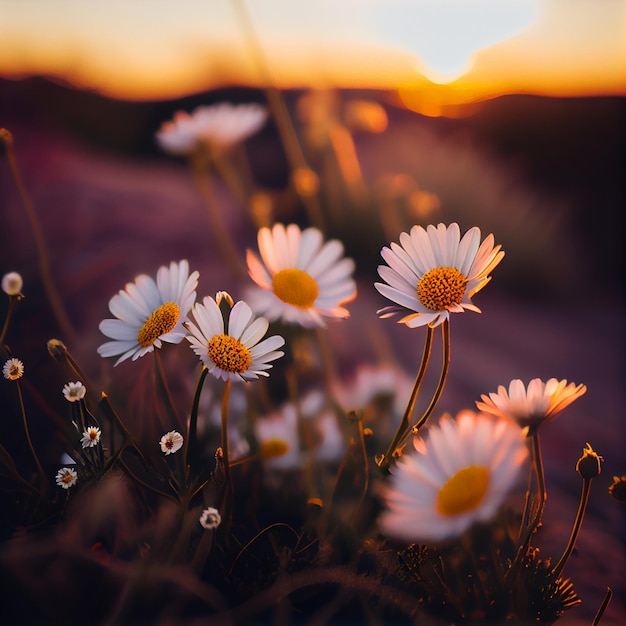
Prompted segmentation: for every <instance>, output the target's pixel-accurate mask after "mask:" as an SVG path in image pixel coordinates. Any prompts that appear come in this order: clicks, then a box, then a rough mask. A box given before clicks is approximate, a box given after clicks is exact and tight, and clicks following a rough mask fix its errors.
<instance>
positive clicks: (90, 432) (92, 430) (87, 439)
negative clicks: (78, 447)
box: [80, 426, 102, 448]
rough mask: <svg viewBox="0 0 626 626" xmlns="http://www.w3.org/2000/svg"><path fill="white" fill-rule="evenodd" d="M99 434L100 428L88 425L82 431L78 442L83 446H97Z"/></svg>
mask: <svg viewBox="0 0 626 626" xmlns="http://www.w3.org/2000/svg"><path fill="white" fill-rule="evenodd" d="M101 434H102V433H101V432H100V429H99V428H97V427H96V426H88V427H87V430H86V431H85V432H83V436H82V438H81V440H80V443H81V444H82V446H83V448H93V447H94V446H97V445H98V443H99V442H100V435H101Z"/></svg>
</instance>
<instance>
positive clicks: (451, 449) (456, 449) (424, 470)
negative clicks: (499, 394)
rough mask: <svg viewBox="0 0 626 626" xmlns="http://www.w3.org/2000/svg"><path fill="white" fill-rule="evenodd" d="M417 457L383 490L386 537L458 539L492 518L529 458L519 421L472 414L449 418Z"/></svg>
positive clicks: (419, 442)
mask: <svg viewBox="0 0 626 626" xmlns="http://www.w3.org/2000/svg"><path fill="white" fill-rule="evenodd" d="M414 444H415V448H416V451H417V453H413V454H411V453H408V454H406V455H404V456H402V457H401V458H400V459H399V460H398V463H397V465H396V467H395V468H392V474H391V478H390V481H389V483H388V484H387V485H385V486H384V487H383V492H382V494H383V499H384V502H385V504H386V508H387V510H386V511H385V512H384V513H383V514H382V516H381V518H380V520H379V521H380V526H381V529H382V531H383V533H384V534H386V535H388V536H390V537H394V538H397V539H401V540H404V541H411V542H417V543H419V542H422V543H425V542H429V541H442V540H445V539H449V538H453V537H458V536H460V535H461V534H462V533H464V532H465V531H466V530H467V529H468V528H469V527H470V526H471V525H472V524H473V523H474V522H476V521H487V520H489V519H491V518H492V517H493V515H494V514H495V512H496V510H497V509H498V507H499V506H500V504H501V503H502V501H503V500H504V498H505V496H506V494H507V492H508V491H509V489H510V488H511V487H512V485H513V483H514V482H515V479H516V476H517V473H518V470H519V468H520V466H521V464H522V462H523V461H524V459H525V458H526V456H527V454H528V450H527V449H526V445H525V431H524V430H523V429H521V428H520V427H519V426H518V425H517V424H516V423H515V422H512V421H511V420H506V419H495V418H493V417H492V416H490V415H484V414H480V413H479V414H476V413H473V412H471V411H466V412H463V413H461V414H460V415H459V416H458V418H457V419H456V421H455V420H453V419H451V418H450V417H449V416H444V417H443V418H442V419H441V420H440V422H439V424H438V426H435V427H432V428H430V429H429V436H428V439H427V440H423V439H421V438H420V437H416V438H415V439H414Z"/></svg>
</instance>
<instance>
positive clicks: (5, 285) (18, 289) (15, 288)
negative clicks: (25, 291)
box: [2, 272, 24, 296]
mask: <svg viewBox="0 0 626 626" xmlns="http://www.w3.org/2000/svg"><path fill="white" fill-rule="evenodd" d="M23 285H24V281H23V280H22V277H21V276H20V275H19V274H18V273H17V272H9V273H8V274H5V275H4V276H3V277H2V291H4V293H6V294H7V295H8V296H19V295H21V293H22V286H23Z"/></svg>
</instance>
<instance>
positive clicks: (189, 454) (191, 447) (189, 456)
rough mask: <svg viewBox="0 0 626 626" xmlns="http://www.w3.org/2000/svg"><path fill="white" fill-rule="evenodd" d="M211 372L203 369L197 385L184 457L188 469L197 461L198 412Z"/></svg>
mask: <svg viewBox="0 0 626 626" xmlns="http://www.w3.org/2000/svg"><path fill="white" fill-rule="evenodd" d="M208 373H209V370H208V369H207V368H206V367H203V368H202V371H201V372H200V379H199V380H198V384H197V385H196V393H195V395H194V398H193V405H192V407H191V416H190V418H189V432H188V433H187V439H186V446H185V452H184V455H183V458H184V466H185V468H186V467H187V464H188V463H189V464H190V465H193V464H194V463H195V460H196V452H197V450H196V437H197V429H198V410H199V406H200V396H201V395H202V386H203V385H204V381H205V380H206V377H207V374H208Z"/></svg>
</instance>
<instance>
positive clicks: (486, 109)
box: [0, 0, 626, 624]
mask: <svg viewBox="0 0 626 626" xmlns="http://www.w3.org/2000/svg"><path fill="white" fill-rule="evenodd" d="M625 24H626V3H625V2H624V1H622V0H604V1H603V2H589V1H587V0H567V1H565V0H516V1H511V2H506V3H503V2H495V1H490V0H472V1H470V2H467V1H461V0H447V1H443V0H440V1H439V2H435V1H434V0H432V1H430V0H415V1H413V2H410V1H408V0H404V1H403V0H346V1H345V2H341V3H337V2H331V0H313V1H310V2H306V3H302V2H298V3H294V2H287V1H286V0H263V1H262V0H250V1H248V2H245V1H244V0H232V1H227V0H220V1H217V2H207V1H201V0H181V1H178V2H172V1H167V0H153V1H152V2H150V3H146V2H141V1H128V0H127V1H121V0H109V1H107V2H104V1H97V0H90V1H87V2H85V1H79V0H21V1H20V2H11V1H9V0H0V127H4V128H7V129H8V130H10V131H11V133H12V134H13V138H14V145H15V154H16V159H17V162H18V165H19V167H20V171H21V173H22V177H23V179H24V183H25V186H26V188H27V190H28V193H29V194H30V195H31V197H32V201H33V204H34V206H35V209H36V211H37V214H38V218H39V220H40V222H41V228H42V232H43V237H44V241H45V243H46V246H47V249H48V252H49V257H50V266H51V269H52V273H53V278H54V282H55V284H56V287H57V289H58V290H59V292H60V294H61V296H62V299H63V302H64V304H65V308H66V310H67V314H68V317H69V320H70V323H71V332H70V333H69V334H68V333H67V332H66V333H65V335H63V331H62V330H61V329H60V327H59V325H58V324H57V322H56V321H55V319H54V317H53V315H52V313H51V310H50V307H49V305H48V302H47V299H46V296H45V291H44V289H43V287H42V283H41V279H40V275H39V269H38V259H37V255H36V251H35V247H34V238H33V231H32V228H31V225H30V223H29V220H28V219H27V216H26V214H25V212H24V210H23V208H22V205H21V202H20V199H19V195H18V193H17V190H16V187H15V183H14V181H13V179H12V177H11V175H10V171H9V169H8V167H7V165H6V161H5V160H4V159H1V160H0V274H4V273H6V272H8V271H18V272H20V273H21V274H22V276H23V277H24V283H25V286H24V292H25V294H26V296H27V297H26V299H25V300H24V302H23V303H22V304H20V306H19V310H18V314H17V317H16V319H15V321H14V323H13V324H12V327H11V332H10V334H9V337H8V339H7V341H8V343H9V344H10V345H11V347H12V350H13V353H14V354H15V355H16V356H19V357H20V358H22V360H24V362H25V363H27V369H32V371H33V372H36V374H35V373H34V374H33V377H32V378H31V379H30V381H29V382H28V383H25V384H29V385H30V387H31V388H30V391H31V392H32V395H31V397H33V398H34V400H30V402H32V407H30V408H31V410H32V411H34V412H37V411H38V412H39V413H40V414H41V415H42V417H43V419H42V424H41V425H40V428H38V432H37V435H36V436H37V438H38V439H39V440H40V441H50V442H52V443H51V445H50V446H49V450H48V452H46V453H47V454H49V458H48V459H46V463H47V464H49V466H50V467H51V468H54V469H55V471H56V467H57V464H58V457H59V454H60V451H61V442H59V441H57V440H56V439H55V419H57V417H55V416H58V414H59V413H61V412H62V411H63V402H64V401H63V398H62V396H61V394H60V392H59V390H60V388H61V387H62V385H63V384H64V383H65V382H67V381H65V380H63V379H62V378H61V377H60V374H59V372H58V371H57V370H56V369H55V364H54V363H53V362H52V360H51V359H50V357H49V355H48V354H47V352H46V350H45V342H46V341H47V340H48V339H49V338H51V337H53V336H60V335H63V336H60V338H62V339H63V340H64V341H65V342H66V343H67V344H68V345H69V347H70V349H71V350H72V352H73V354H74V355H75V356H76V357H77V358H78V360H79V361H80V362H81V364H82V365H83V367H84V369H85V370H86V371H88V372H89V374H90V375H91V376H92V377H93V379H95V380H97V381H98V383H99V384H100V385H102V388H104V389H111V388H115V389H116V390H117V389H120V390H128V389H131V388H133V386H134V385H135V384H136V376H137V374H136V372H138V371H139V372H141V371H142V370H141V367H144V366H143V365H142V364H141V363H138V364H135V365H131V364H124V365H121V366H120V367H118V368H116V369H115V370H114V371H112V367H111V364H110V363H108V362H105V361H104V360H102V359H99V358H98V357H97V355H96V352H95V350H96V348H97V346H98V345H99V344H100V343H102V340H103V338H102V336H100V334H99V332H98V330H97V325H98V323H99V321H100V320H101V319H103V318H105V317H108V316H109V312H108V308H107V305H108V301H109V299H110V297H111V296H112V295H114V294H115V293H116V292H117V290H119V289H121V288H122V287H123V286H124V284H125V283H126V282H128V281H132V280H133V279H134V277H135V276H136V275H137V274H138V273H142V272H144V273H148V274H154V272H155V271H156V269H157V268H158V266H160V265H162V264H166V263H168V262H169V261H170V260H176V259H179V258H188V259H189V261H190V265H191V267H192V269H198V270H200V274H201V277H200V285H199V289H198V293H199V295H200V296H201V297H202V296H203V295H205V294H212V293H214V292H216V291H217V290H221V289H225V290H228V291H230V292H231V293H233V295H234V296H235V297H243V294H244V291H245V288H246V286H247V285H246V284H245V281H244V282H242V283H240V282H238V281H235V280H233V278H232V277H231V276H229V274H228V270H227V269H226V268H225V266H224V263H223V262H222V260H221V259H220V258H219V254H218V242H216V241H215V234H214V233H213V232H212V231H211V229H210V228H209V224H208V222H207V219H206V214H205V212H204V209H203V207H202V201H201V198H200V196H199V194H198V191H197V189H196V188H195V186H194V183H193V177H192V175H191V173H190V171H189V167H188V164H187V162H186V161H185V160H184V159H182V158H177V157H172V156H169V155H167V154H165V153H163V152H162V151H160V150H159V148H158V147H157V145H156V142H155V138H154V135H155V132H156V131H157V130H158V129H159V127H160V125H161V124H162V123H163V122H164V121H167V120H170V119H172V116H173V115H174V113H175V112H176V111H179V110H184V111H188V112H191V111H192V110H193V109H194V108H196V107H197V106H201V105H208V104H213V103H217V102H222V101H229V102H232V103H244V102H258V103H262V104H264V105H267V106H268V108H269V110H270V119H269V120H268V122H267V123H266V125H265V126H264V127H263V128H262V130H261V131H260V132H259V133H257V134H256V135H254V136H252V137H251V138H250V139H248V140H247V141H246V142H245V143H244V144H242V145H240V146H238V147H237V148H236V149H235V150H234V151H233V152H232V153H231V154H230V155H229V159H228V163H229V167H230V169H229V170H228V171H230V172H231V173H232V172H234V173H235V178H236V180H237V184H236V185H235V186H233V185H232V184H231V183H232V180H231V179H229V177H228V176H227V175H226V174H225V172H224V171H222V172H221V173H216V176H215V190H216V194H217V197H218V202H219V205H220V207H222V209H223V215H224V220H225V224H226V228H227V229H228V231H229V232H230V233H231V235H232V238H233V240H234V241H235V242H236V245H237V247H238V249H239V250H240V251H241V254H242V255H243V254H244V253H245V250H246V248H255V246H256V225H257V224H259V223H270V222H272V221H284V222H288V221H295V222H297V223H299V224H302V225H307V224H309V223H312V222H314V223H315V225H319V226H320V227H322V228H323V230H324V232H325V233H326V235H327V236H328V237H336V238H339V239H341V240H342V241H343V242H344V245H345V246H346V251H347V254H348V255H349V256H352V257H353V258H354V259H355V260H356V261H357V279H358V282H359V296H358V298H357V300H356V301H355V302H354V303H352V304H351V305H350V306H349V308H350V310H351V312H352V318H351V320H350V321H349V322H344V323H342V324H341V325H335V326H331V328H330V329H329V332H330V335H331V337H332V340H333V346H334V350H335V355H336V358H337V361H338V365H339V371H340V372H341V373H342V374H343V375H346V376H349V375H351V374H352V373H353V371H354V369H355V368H356V366H357V363H367V362H376V361H380V360H381V359H384V358H390V357H391V358H393V359H395V360H397V361H398V362H399V363H400V364H401V365H402V366H403V367H404V368H405V369H406V370H407V371H408V372H409V375H410V376H413V375H414V369H415V367H416V362H417V360H418V359H419V355H420V353H421V341H422V339H421V336H420V337H417V335H416V334H415V332H413V334H411V331H409V330H408V329H406V328H403V327H399V326H397V325H396V324H394V322H393V320H384V321H376V316H375V311H376V309H377V308H380V307H381V306H384V305H385V302H383V300H382V297H381V296H379V294H378V293H377V292H376V291H375V290H374V288H373V282H374V281H375V280H376V279H377V274H376V266H377V265H378V264H379V263H380V255H379V252H380V248H381V247H382V246H383V245H388V243H389V242H390V241H393V240H397V238H398V236H399V234H400V232H402V231H403V230H408V229H409V228H410V227H411V226H412V225H413V224H423V225H426V224H428V223H438V222H440V221H443V222H446V223H449V222H451V221H458V222H459V224H460V225H461V229H462V230H466V229H468V228H470V227H471V226H474V225H477V226H479V227H480V228H481V230H482V231H483V233H484V234H487V233H490V232H493V233H494V235H495V239H496V242H497V243H501V244H502V245H503V248H504V249H505V251H506V257H505V260H504V261H503V263H502V264H501V266H499V267H498V268H497V269H496V270H495V272H494V278H493V281H492V283H491V284H490V285H489V286H488V288H487V289H485V291H484V292H482V293H481V294H479V295H478V296H477V298H476V302H477V304H478V306H480V307H481V308H482V309H483V311H484V312H483V314H482V315H474V314H471V313H468V314H466V315H464V316H456V317H458V318H459V319H458V320H457V319H454V323H453V325H452V331H453V336H452V341H453V343H452V349H453V355H452V368H451V373H450V378H449V380H448V383H447V387H446V391H445V393H444V396H443V398H442V401H441V405H440V406H441V410H442V411H443V410H449V411H452V412H456V411H458V410H460V409H461V408H465V407H467V406H472V405H473V402H474V401H475V400H476V399H478V397H479V395H480V394H481V393H487V392H490V391H495V390H496V388H497V386H498V385H500V384H508V381H509V380H510V379H512V378H522V379H523V380H524V381H526V382H527V381H528V380H530V379H531V378H534V377H542V378H544V379H545V378H549V377H552V376H554V377H557V378H567V379H568V380H570V381H574V382H576V383H584V384H586V385H587V387H588V392H587V394H586V395H585V396H584V397H583V398H582V399H581V400H579V401H578V402H577V403H575V405H573V406H572V407H571V408H570V409H568V411H567V413H566V414H564V415H563V416H562V417H560V418H559V420H558V421H557V422H555V423H553V424H551V425H550V426H549V427H548V428H547V429H546V432H545V435H544V440H543V441H544V445H545V446H546V459H545V462H546V473H547V476H548V493H549V499H548V503H547V509H546V518H545V522H544V528H543V529H542V531H540V532H541V533H542V536H541V541H542V542H543V544H544V545H546V546H548V547H549V549H550V547H551V546H555V547H554V552H555V553H558V552H559V550H560V549H562V543H563V536H564V535H567V534H568V533H569V528H570V525H571V521H572V520H573V517H574V514H575V510H576V506H577V498H578V492H579V487H580V485H579V480H578V477H577V475H576V474H575V472H574V465H575V463H576V460H577V458H578V457H579V456H580V452H581V449H582V447H583V445H584V444H585V442H587V441H589V442H590V443H591V444H592V445H593V446H594V448H595V449H596V450H597V451H598V453H600V454H602V455H603V456H604V458H605V464H604V471H603V474H602V476H601V477H600V478H599V479H597V481H596V483H597V484H595V483H594V489H593V490H592V501H591V504H590V514H589V515H588V518H587V520H586V522H585V527H584V529H583V532H582V535H581V538H580V541H579V546H578V548H579V550H578V555H577V556H576V557H575V558H574V559H572V562H571V565H568V568H570V567H571V571H570V575H571V576H572V578H573V579H574V582H575V583H576V588H577V590H578V592H579V595H581V597H582V599H583V606H582V608H580V609H576V610H575V611H576V613H577V615H582V616H583V617H585V616H589V615H593V613H594V612H595V610H596V608H597V606H598V605H599V603H600V601H601V599H602V596H603V594H604V591H605V588H606V586H607V585H610V586H612V587H613V588H614V590H615V591H616V597H615V598H614V600H613V602H612V604H611V606H610V607H609V610H608V611H607V614H606V618H605V620H606V623H608V624H611V623H614V624H617V623H621V622H620V620H621V619H623V617H624V600H623V594H624V592H625V590H626V588H625V587H624V581H623V569H624V565H625V561H626V558H625V545H626V537H625V536H624V531H623V528H624V522H625V521H626V520H625V519H624V518H625V515H624V510H623V508H622V509H620V508H619V507H618V505H617V504H616V503H615V502H613V501H611V500H610V499H609V497H608V495H607V488H608V485H609V484H610V483H611V477H612V476H613V475H614V474H619V475H622V474H625V473H626V457H625V456H624V452H623V444H622V442H623V441H624V434H625V433H624V426H623V423H624V422H623V416H624V387H623V381H624V373H625V372H624V358H623V345H624V341H623V340H624V325H623V322H624V291H623V286H624V272H623V270H624V257H623V237H624V223H623V215H624V206H625V205H624V202H625V193H624V191H625V183H624V171H626V169H625V165H626V163H625V162H624V161H625V157H626V140H625V132H624V130H625V128H624V121H625V113H626V109H625V103H626V100H625V96H626V27H625ZM0 155H3V153H2V152H1V149H0ZM297 171H300V172H302V171H304V172H305V173H308V177H307V176H300V177H298V176H294V172H297ZM218 174H219V175H218ZM311 174H312V176H311ZM5 310H6V303H5V302H3V303H2V305H1V308H0V314H1V315H2V317H3V316H4V314H5ZM364 334H365V336H367V337H369V338H370V340H371V341H369V342H363V341H362V337H363V336H364ZM173 358H174V357H173ZM134 368H135V369H134ZM143 375H144V376H145V375H146V373H145V372H144V373H143ZM179 387H180V388H181V389H185V384H184V382H180V383H179ZM5 391H6V390H1V391H0V394H2V393H5ZM120 395H122V391H120ZM0 400H2V398H1V397H0ZM0 432H1V435H2V437H3V441H6V440H8V441H12V438H13V439H14V440H15V442H17V440H18V436H17V435H15V434H12V432H11V429H10V428H7V427H5V426H2V430H1V431H0ZM16 445H17V443H16ZM46 453H44V454H46ZM572 613H573V612H572Z"/></svg>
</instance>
